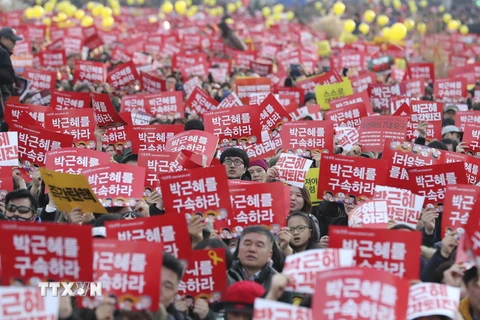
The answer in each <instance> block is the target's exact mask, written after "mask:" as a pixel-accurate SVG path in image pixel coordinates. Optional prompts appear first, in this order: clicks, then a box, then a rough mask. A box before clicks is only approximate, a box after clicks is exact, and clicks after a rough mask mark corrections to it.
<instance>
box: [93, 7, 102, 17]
mask: <svg viewBox="0 0 480 320" xmlns="http://www.w3.org/2000/svg"><path fill="white" fill-rule="evenodd" d="M101 14H102V7H100V6H95V7H94V8H93V9H92V15H93V16H94V17H97V16H99V15H101Z"/></svg>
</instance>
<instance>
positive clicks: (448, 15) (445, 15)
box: [442, 13, 452, 23]
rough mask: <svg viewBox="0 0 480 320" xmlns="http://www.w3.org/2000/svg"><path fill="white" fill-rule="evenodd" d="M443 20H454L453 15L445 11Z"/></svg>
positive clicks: (446, 21)
mask: <svg viewBox="0 0 480 320" xmlns="http://www.w3.org/2000/svg"><path fill="white" fill-rule="evenodd" d="M442 19H443V22H445V23H448V22H449V21H450V20H452V15H451V14H450V13H445V14H443V17H442Z"/></svg>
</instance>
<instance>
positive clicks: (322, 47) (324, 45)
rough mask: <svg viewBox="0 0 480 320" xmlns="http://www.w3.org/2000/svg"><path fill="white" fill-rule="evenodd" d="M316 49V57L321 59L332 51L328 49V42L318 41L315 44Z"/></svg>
mask: <svg viewBox="0 0 480 320" xmlns="http://www.w3.org/2000/svg"><path fill="white" fill-rule="evenodd" d="M316 45H317V48H318V55H319V56H321V57H326V56H328V55H329V54H330V52H331V51H332V50H331V49H330V42H329V41H328V40H323V41H319V42H317V43H316Z"/></svg>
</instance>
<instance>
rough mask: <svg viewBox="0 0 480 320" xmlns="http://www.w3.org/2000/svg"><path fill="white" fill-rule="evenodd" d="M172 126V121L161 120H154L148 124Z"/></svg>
mask: <svg viewBox="0 0 480 320" xmlns="http://www.w3.org/2000/svg"><path fill="white" fill-rule="evenodd" d="M157 123H158V124H170V121H168V120H161V119H159V118H153V119H152V120H150V122H149V123H148V124H149V125H152V124H157Z"/></svg>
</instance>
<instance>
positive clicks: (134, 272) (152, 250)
mask: <svg viewBox="0 0 480 320" xmlns="http://www.w3.org/2000/svg"><path fill="white" fill-rule="evenodd" d="M162 259H163V255H162V251H161V250H158V245H157V244H156V243H148V242H146V241H141V242H137V241H130V242H124V241H118V240H111V239H95V240H94V241H93V269H94V270H95V273H94V275H93V278H94V281H99V282H101V283H102V292H103V294H104V295H110V294H112V295H114V296H115V297H116V298H117V299H118V305H116V307H117V308H119V309H121V310H122V309H124V310H150V311H156V310H157V309H158V303H157V301H159V299H160V286H159V283H161V282H160V276H161V270H160V269H159V268H147V266H148V265H150V266H152V265H154V264H156V263H162ZM117 279H121V281H120V284H119V283H118V281H117Z"/></svg>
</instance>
